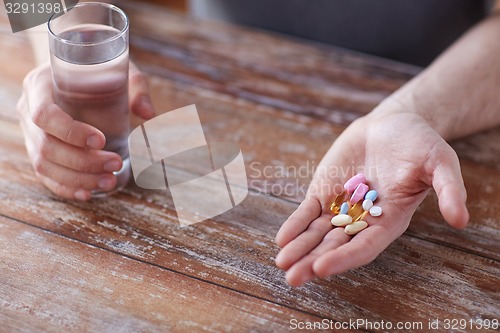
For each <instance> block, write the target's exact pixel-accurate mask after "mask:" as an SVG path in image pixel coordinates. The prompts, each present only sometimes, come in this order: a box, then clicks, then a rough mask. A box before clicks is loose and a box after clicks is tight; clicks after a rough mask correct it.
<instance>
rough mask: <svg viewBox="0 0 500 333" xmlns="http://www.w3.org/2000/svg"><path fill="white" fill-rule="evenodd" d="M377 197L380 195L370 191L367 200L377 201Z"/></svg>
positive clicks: (366, 196)
mask: <svg viewBox="0 0 500 333" xmlns="http://www.w3.org/2000/svg"><path fill="white" fill-rule="evenodd" d="M377 197H378V193H377V191H375V190H370V191H368V192H367V193H366V195H365V199H368V200H371V201H372V202H374V201H375V200H377Z"/></svg>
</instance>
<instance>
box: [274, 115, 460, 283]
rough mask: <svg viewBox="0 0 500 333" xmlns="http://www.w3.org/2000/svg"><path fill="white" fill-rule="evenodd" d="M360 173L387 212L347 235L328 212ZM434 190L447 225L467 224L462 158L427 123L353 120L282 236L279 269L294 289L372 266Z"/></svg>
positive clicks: (396, 118) (406, 118)
mask: <svg viewBox="0 0 500 333" xmlns="http://www.w3.org/2000/svg"><path fill="white" fill-rule="evenodd" d="M357 172H364V173H365V175H366V178H367V181H368V184H369V185H370V188H372V189H376V190H377V191H378V193H379V198H378V199H377V205H378V206H381V207H382V208H383V211H384V213H383V215H382V216H380V217H372V216H369V215H368V216H367V217H366V218H365V221H366V222H367V223H368V225H369V227H368V228H366V229H364V230H362V231H361V232H360V233H358V234H357V235H356V236H349V235H347V234H346V233H345V232H344V229H343V228H339V227H337V228H333V226H332V225H331V224H330V219H331V218H332V213H331V212H330V210H329V207H330V204H331V202H332V201H333V199H334V197H335V196H336V195H337V194H339V192H340V190H341V189H342V184H344V182H345V181H346V180H347V179H349V178H350V177H351V176H352V175H354V174H356V173H357ZM431 187H434V189H435V191H436V193H437V195H438V198H439V208H440V210H441V213H442V214H443V216H444V218H445V220H446V221H447V222H448V223H449V224H450V225H452V226H454V227H457V228H463V227H465V225H466V224H467V221H468V212H467V208H466V207H465V200H466V191H465V187H464V184H463V180H462V176H461V172H460V165H459V162H458V158H457V155H456V153H455V152H454V151H453V149H452V148H451V147H450V146H449V145H448V144H447V143H446V142H445V141H444V140H443V138H441V136H440V135H439V134H438V133H437V132H436V131H434V130H433V129H432V128H431V127H430V126H429V125H428V124H427V122H426V121H425V120H424V119H422V118H421V117H419V116H417V115H415V114H412V113H392V114H385V115H368V116H366V117H363V118H361V119H359V120H357V121H355V122H354V123H353V124H351V125H350V126H349V127H348V128H347V129H346V130H345V131H344V132H343V133H342V135H341V136H340V137H339V138H338V139H337V140H336V141H335V142H334V144H333V145H332V147H331V148H330V149H329V151H328V152H327V154H326V155H325V156H324V158H323V160H322V161H321V163H320V165H319V167H318V171H317V172H316V174H315V175H314V178H313V180H312V182H311V185H310V187H309V190H308V193H307V195H306V199H305V200H304V201H303V202H302V203H301V204H300V206H299V207H298V208H297V210H296V211H295V212H294V213H293V214H292V215H291V216H290V217H289V218H288V219H287V221H286V222H285V223H284V224H283V226H282V227H281V229H280V231H279V232H278V235H277V236H276V242H277V244H278V245H279V246H280V247H282V250H281V251H280V253H279V254H278V256H277V258H276V264H277V266H278V267H279V268H281V269H284V270H286V271H287V274H286V278H287V281H288V283H289V284H291V285H294V286H299V285H302V284H303V283H305V282H307V281H309V280H311V279H313V278H315V277H327V276H330V275H333V274H339V273H342V272H344V271H347V270H349V269H353V268H356V267H359V266H362V265H365V264H367V263H369V262H371V261H372V260H374V259H375V258H376V257H377V256H378V255H379V254H380V253H381V252H382V251H383V250H384V249H385V248H386V247H387V246H388V245H389V244H390V243H391V242H393V241H394V240H395V239H396V238H397V237H399V236H400V235H401V234H402V233H403V232H404V231H405V230H406V229H407V228H408V225H409V223H410V219H411V217H412V215H413V213H414V212H415V210H416V208H417V207H418V205H419V204H420V203H421V202H422V200H423V199H424V198H425V196H426V195H427V193H428V191H429V189H430V188H431Z"/></svg>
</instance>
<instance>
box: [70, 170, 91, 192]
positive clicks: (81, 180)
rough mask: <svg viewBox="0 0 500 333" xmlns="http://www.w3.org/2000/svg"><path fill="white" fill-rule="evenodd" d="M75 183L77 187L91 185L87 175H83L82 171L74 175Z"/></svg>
mask: <svg viewBox="0 0 500 333" xmlns="http://www.w3.org/2000/svg"><path fill="white" fill-rule="evenodd" d="M74 179H75V185H76V186H77V187H79V188H80V187H88V186H89V185H91V182H90V181H89V179H87V177H86V176H85V174H83V173H80V172H78V173H76V175H75V178H74Z"/></svg>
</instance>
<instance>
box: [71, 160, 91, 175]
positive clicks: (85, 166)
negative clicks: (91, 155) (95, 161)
mask: <svg viewBox="0 0 500 333" xmlns="http://www.w3.org/2000/svg"><path fill="white" fill-rule="evenodd" d="M75 166H76V168H77V170H78V171H81V172H86V173H89V172H91V171H92V169H93V168H92V163H91V161H89V159H87V158H83V157H79V158H78V159H77V160H76V161H75Z"/></svg>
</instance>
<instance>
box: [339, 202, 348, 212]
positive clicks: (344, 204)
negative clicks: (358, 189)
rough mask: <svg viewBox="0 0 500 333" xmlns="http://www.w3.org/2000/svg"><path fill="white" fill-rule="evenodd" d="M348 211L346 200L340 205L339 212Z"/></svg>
mask: <svg viewBox="0 0 500 333" xmlns="http://www.w3.org/2000/svg"><path fill="white" fill-rule="evenodd" d="M348 211H349V205H348V204H347V202H344V203H343V204H342V206H340V214H347V212H348Z"/></svg>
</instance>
